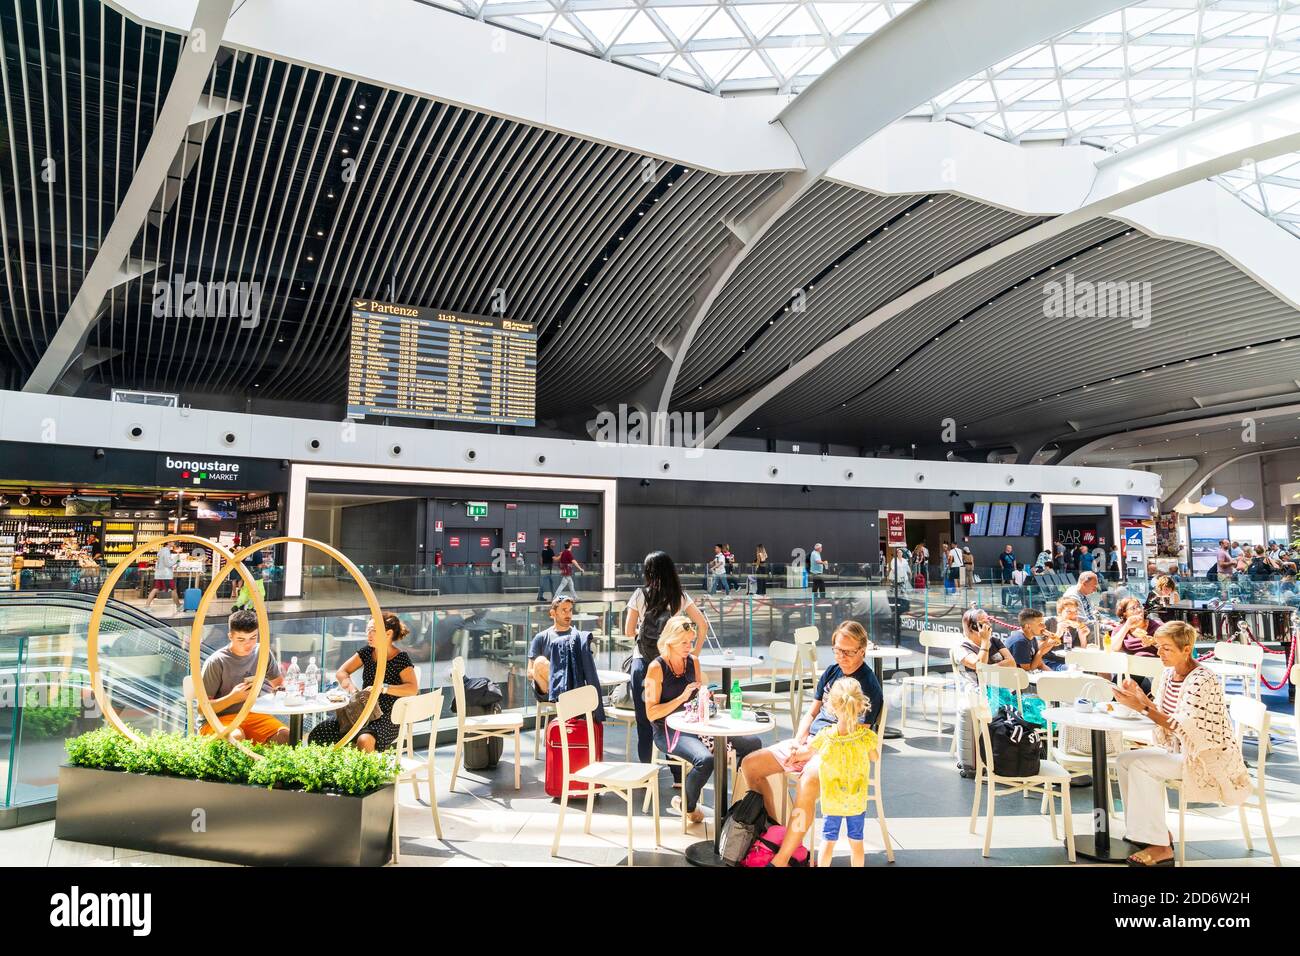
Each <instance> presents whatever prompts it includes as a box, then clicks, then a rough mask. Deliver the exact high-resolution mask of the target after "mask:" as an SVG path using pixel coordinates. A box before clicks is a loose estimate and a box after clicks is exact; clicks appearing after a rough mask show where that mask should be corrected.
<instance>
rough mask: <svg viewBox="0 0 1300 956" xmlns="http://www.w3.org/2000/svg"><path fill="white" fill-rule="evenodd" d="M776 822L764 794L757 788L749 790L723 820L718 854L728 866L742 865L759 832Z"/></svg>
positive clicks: (732, 806) (733, 805)
mask: <svg viewBox="0 0 1300 956" xmlns="http://www.w3.org/2000/svg"><path fill="white" fill-rule="evenodd" d="M775 823H776V821H775V820H772V819H771V818H769V817H768V815H767V810H766V808H765V807H764V806H763V797H762V795H761V794H759V793H758V791H756V790H751V791H749V792H748V793H747V794H745V795H744V796H743V797H741V798H740V799H739V800H737V801H736V802H735V803H733V804H732V805H731V809H729V810H728V811H727V815H726V816H725V817H724V818H723V820H722V838H721V839H720V840H719V842H718V854H719V855H720V856H721V857H722V859H723V860H724V861H725V862H726V863H727V865H728V866H740V865H741V864H742V863H743V862H744V860H745V857H746V856H748V855H749V848H750V847H752V846H753V845H754V841H755V840H757V839H758V836H759V834H761V833H764V832H766V830H767V828H768V827H769V826H771V825H773V824H775Z"/></svg>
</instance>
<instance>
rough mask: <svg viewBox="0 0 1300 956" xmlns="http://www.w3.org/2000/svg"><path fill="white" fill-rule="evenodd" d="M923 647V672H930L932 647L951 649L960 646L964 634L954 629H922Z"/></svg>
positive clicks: (939, 649) (921, 639) (944, 649)
mask: <svg viewBox="0 0 1300 956" xmlns="http://www.w3.org/2000/svg"><path fill="white" fill-rule="evenodd" d="M920 641H921V647H922V648H924V650H923V651H922V653H921V673H923V674H928V673H930V650H931V648H933V649H935V650H938V651H951V650H952V649H953V648H954V647H960V646H961V642H962V636H961V635H960V634H957V633H955V632H952V631H922V632H921V636H920Z"/></svg>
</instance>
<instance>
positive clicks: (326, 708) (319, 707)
mask: <svg viewBox="0 0 1300 956" xmlns="http://www.w3.org/2000/svg"><path fill="white" fill-rule="evenodd" d="M347 704H348V702H347V701H346V700H341V701H338V702H337V703H335V702H334V701H332V700H326V699H325V698H324V697H313V698H309V699H308V700H305V701H303V702H302V703H301V704H297V705H296V706H293V707H290V706H289V705H288V704H286V703H284V702H282V701H281V702H277V701H276V699H275V698H274V697H259V698H258V699H257V703H256V704H254V705H253V711H252V712H253V713H255V714H271V715H273V716H286V717H288V716H294V715H296V714H328V713H329V712H330V711H333V710H342V709H343V708H344V707H346V706H347Z"/></svg>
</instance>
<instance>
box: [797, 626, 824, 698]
mask: <svg viewBox="0 0 1300 956" xmlns="http://www.w3.org/2000/svg"><path fill="white" fill-rule="evenodd" d="M820 636H821V632H820V631H818V629H817V625H816V624H809V625H807V626H806V627H796V628H795V629H794V634H793V635H792V638H793V640H794V643H795V646H796V647H798V648H799V650H800V654H799V658H800V660H799V667H798V673H799V675H800V677H799V687H800V690H801V691H803V690H811V689H812V688H814V687H816V686H817V678H818V677H820V676H821V671H820V669H819V668H818V666H817V640H818V638H819V637H820Z"/></svg>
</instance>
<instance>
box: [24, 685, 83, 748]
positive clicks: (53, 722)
mask: <svg viewBox="0 0 1300 956" xmlns="http://www.w3.org/2000/svg"><path fill="white" fill-rule="evenodd" d="M62 697H64V695H60V698H62ZM75 722H77V708H75V705H73V704H47V702H45V701H44V700H43V695H42V688H39V687H29V688H27V689H26V691H25V692H23V695H22V735H23V736H25V737H29V739H32V740H42V739H44V737H57V736H60V735H61V734H64V732H65V731H66V730H68V728H69V727H72V726H73V723H75Z"/></svg>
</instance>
